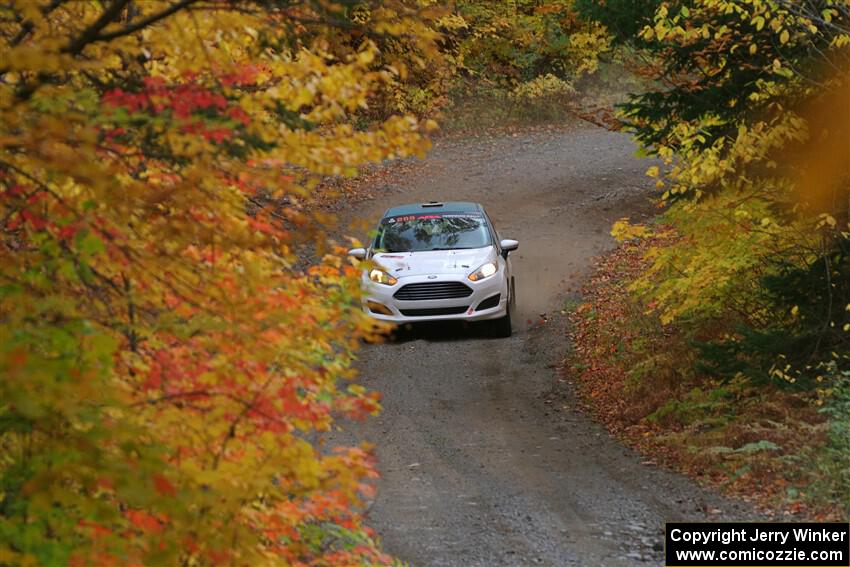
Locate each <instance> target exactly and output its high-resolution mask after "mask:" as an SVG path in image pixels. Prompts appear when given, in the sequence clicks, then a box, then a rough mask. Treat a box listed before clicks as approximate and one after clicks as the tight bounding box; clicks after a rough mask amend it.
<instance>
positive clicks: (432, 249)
mask: <svg viewBox="0 0 850 567" xmlns="http://www.w3.org/2000/svg"><path fill="white" fill-rule="evenodd" d="M473 248H477V246H458V247H456V248H429V249H428V252H435V251H437V250H472V249H473Z"/></svg>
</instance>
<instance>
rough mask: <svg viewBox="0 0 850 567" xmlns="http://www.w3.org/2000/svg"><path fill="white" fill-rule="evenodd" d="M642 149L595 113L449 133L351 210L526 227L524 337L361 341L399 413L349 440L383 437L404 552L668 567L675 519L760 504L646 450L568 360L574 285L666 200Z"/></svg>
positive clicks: (385, 509)
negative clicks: (581, 390) (465, 205)
mask: <svg viewBox="0 0 850 567" xmlns="http://www.w3.org/2000/svg"><path fill="white" fill-rule="evenodd" d="M634 152H635V147H634V145H633V143H632V142H631V141H630V140H629V138H628V137H627V136H624V135H621V134H614V133H610V132H606V131H604V130H600V129H597V128H595V127H589V126H581V125H579V126H576V127H574V128H572V129H568V130H566V131H558V132H551V131H550V132H538V133H526V134H518V135H516V136H513V135H505V136H499V137H495V138H490V137H483V138H479V139H466V140H449V141H444V142H442V143H438V144H437V145H436V147H435V149H434V150H433V151H432V152H431V154H430V155H429V157H428V158H427V159H426V160H425V162H424V163H423V164H422V165H421V166H420V167H419V168H418V169H417V171H416V173H413V174H410V175H408V176H407V177H405V178H402V179H400V180H398V181H397V182H395V183H393V184H391V185H389V186H387V187H384V188H382V189H379V190H377V191H376V193H375V198H374V199H372V200H370V201H367V202H365V203H363V204H362V205H361V206H360V207H359V208H358V209H357V210H355V211H354V212H353V213H350V215H351V217H350V218H361V219H362V218H366V219H370V221H373V222H374V221H377V219H378V217H379V215H380V214H381V213H382V212H383V211H384V209H386V208H387V207H389V206H392V205H396V204H402V203H407V202H423V201H427V200H431V199H434V200H472V201H478V202H481V203H483V204H484V205H485V207H486V208H487V210H488V211H489V213H490V216H491V217H492V218H493V221H494V223H495V224H496V227H497V229H498V230H499V232H500V235H501V236H502V237H503V238H516V239H518V240H519V241H520V249H519V250H518V251H517V252H516V253H515V254H514V255H513V262H514V269H515V273H516V274H517V289H518V305H517V310H518V313H519V317H517V321H515V323H517V324H516V325H515V326H516V327H517V330H516V331H515V333H514V336H513V337H511V338H510V339H492V338H488V337H487V336H486V335H485V333H482V332H481V330H480V329H476V328H472V329H468V328H464V327H462V326H459V325H458V326H455V325H437V326H427V327H425V328H421V329H414V330H413V331H409V332H402V333H400V335H399V336H398V338H397V339H396V340H395V341H393V342H391V343H387V344H380V345H370V346H368V347H367V348H365V349H364V351H363V352H362V353H361V355H360V361H359V368H360V372H361V376H362V378H361V380H362V382H363V383H364V384H365V385H366V386H368V387H369V388H371V389H376V390H379V391H381V392H383V393H384V400H383V406H384V410H383V413H382V414H381V415H380V416H379V417H377V418H375V419H372V420H369V421H368V422H366V423H365V424H348V425H347V426H346V429H347V431H346V433H345V436H346V437H349V436H350V437H352V438H353V439H354V440H368V441H370V442H372V443H374V444H376V445H377V447H378V449H377V454H378V457H379V469H380V472H381V474H382V478H381V480H380V481H379V482H378V495H377V497H376V499H375V501H374V502H373V503H372V504H371V506H370V509H369V511H368V523H369V524H370V525H371V526H372V527H374V528H375V529H376V530H377V532H378V534H379V535H380V536H381V537H382V539H383V542H384V546H385V548H386V549H387V551H389V552H390V553H392V554H394V555H396V556H397V557H399V558H401V559H402V560H405V561H409V562H410V563H411V564H413V565H420V566H426V565H460V566H472V565H482V566H485V565H486V566H498V565H558V566H560V565H587V566H594V567H598V566H608V565H610V566H615V565H648V564H651V565H657V564H659V563H660V561H661V556H662V545H663V544H662V541H663V523H664V521H674V520H687V519H690V520H718V519H726V518H733V517H743V516H746V515H748V513H747V511H746V510H745V509H744V508H743V507H741V506H739V505H737V504H734V503H731V502H729V501H726V500H724V499H722V498H720V497H719V496H717V495H714V494H712V493H710V492H707V491H705V490H703V489H701V488H699V487H697V486H696V485H694V484H693V483H692V482H690V481H689V480H687V479H685V478H683V477H681V476H678V475H675V474H673V473H670V472H667V471H663V470H659V469H658V468H656V467H654V466H651V465H647V464H643V463H642V459H641V457H640V456H639V455H637V454H635V453H634V452H632V451H630V450H628V449H626V448H624V447H623V446H622V445H620V444H619V443H618V442H617V441H615V440H613V439H612V438H611V437H610V436H609V435H608V434H607V433H606V431H605V430H604V429H603V428H602V427H601V426H599V425H597V424H595V423H593V422H592V420H591V419H590V418H589V417H588V416H587V415H585V414H584V413H582V412H581V411H580V410H579V409H578V408H577V404H576V401H575V399H574V397H573V396H572V394H571V391H570V384H569V377H563V376H559V374H558V371H557V368H556V366H557V365H558V364H559V363H560V362H561V361H562V360H563V358H564V355H565V353H566V351H567V349H568V344H567V339H566V337H565V328H566V324H567V323H566V321H565V320H564V317H563V315H561V313H560V312H561V310H562V309H563V308H564V303H565V301H566V300H567V299H568V298H569V297H570V295H569V291H568V289H569V288H571V287H573V288H574V287H576V286H577V285H578V284H579V283H580V280H581V278H582V277H583V276H584V275H586V274H587V273H588V270H589V269H590V267H591V263H592V258H593V257H594V256H596V255H598V254H600V253H601V252H603V251H604V250H606V249H608V248H610V247H611V246H613V244H614V243H613V241H612V239H611V238H610V236H609V235H608V232H609V230H610V226H611V224H612V223H613V221H615V220H616V219H618V218H620V217H622V216H627V215H629V214H632V215H633V216H635V215H639V214H640V212H641V211H646V210H647V209H648V207H647V200H648V195H649V193H648V191H649V189H650V187H651V184H652V182H651V180H649V179H648V178H647V177H646V176H645V175H644V171H645V169H646V167H647V165H648V164H647V163H646V161H642V160H640V159H638V158H636V157H634ZM361 236H365V235H362V233H361ZM541 314H543V317H541ZM541 319H545V321H546V322H545V323H544V324H541Z"/></svg>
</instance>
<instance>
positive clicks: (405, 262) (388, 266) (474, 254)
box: [373, 246, 496, 278]
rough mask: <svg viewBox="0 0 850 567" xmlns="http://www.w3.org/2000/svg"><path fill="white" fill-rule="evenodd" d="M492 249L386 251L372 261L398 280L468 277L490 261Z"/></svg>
mask: <svg viewBox="0 0 850 567" xmlns="http://www.w3.org/2000/svg"><path fill="white" fill-rule="evenodd" d="M495 255H496V250H495V248H494V247H493V246H487V247H484V248H471V249H468V250H463V249H461V250H433V251H429V252H387V253H379V254H375V255H374V256H373V260H375V262H377V263H378V264H379V265H381V266H383V268H384V269H385V270H386V271H387V272H388V273H389V274H391V275H393V276H395V277H397V278H404V277H407V276H424V275H429V274H468V273H471V272H472V271H473V270H475V269H476V268H478V266H480V265H481V264H483V263H485V262H487V261H488V260H493V259H494V258H495Z"/></svg>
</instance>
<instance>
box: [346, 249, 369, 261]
mask: <svg viewBox="0 0 850 567" xmlns="http://www.w3.org/2000/svg"><path fill="white" fill-rule="evenodd" d="M348 255H349V256H351V257H352V258H357V259H358V260H365V259H366V249H365V248H352V249H351V250H349V251H348Z"/></svg>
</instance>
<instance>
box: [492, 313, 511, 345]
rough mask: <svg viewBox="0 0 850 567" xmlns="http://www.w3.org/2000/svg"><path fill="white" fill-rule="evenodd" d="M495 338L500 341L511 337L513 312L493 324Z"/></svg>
mask: <svg viewBox="0 0 850 567" xmlns="http://www.w3.org/2000/svg"><path fill="white" fill-rule="evenodd" d="M492 325H493V336H494V337H498V338H500V339H506V338H508V337H510V336H511V331H512V330H511V311H510V310H508V312H507V313H506V314H505V316H504V317H502V318H501V319H496V320H494V321H493V323H492Z"/></svg>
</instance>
